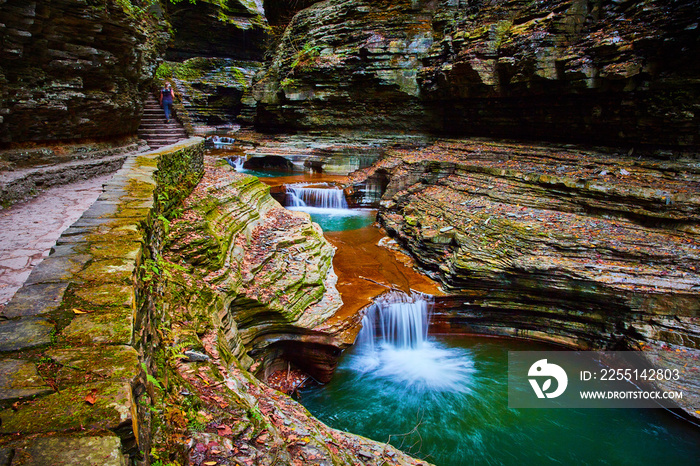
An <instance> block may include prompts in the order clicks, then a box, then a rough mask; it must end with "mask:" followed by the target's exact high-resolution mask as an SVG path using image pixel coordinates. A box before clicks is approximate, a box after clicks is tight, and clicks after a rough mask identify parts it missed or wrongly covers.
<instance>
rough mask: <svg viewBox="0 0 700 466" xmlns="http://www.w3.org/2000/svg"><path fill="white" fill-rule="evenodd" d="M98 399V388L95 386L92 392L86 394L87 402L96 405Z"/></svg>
mask: <svg viewBox="0 0 700 466" xmlns="http://www.w3.org/2000/svg"><path fill="white" fill-rule="evenodd" d="M96 401H97V389H96V388H93V389H92V390H90V393H88V394H87V395H85V402H86V403H87V404H89V405H94V404H95V402H96Z"/></svg>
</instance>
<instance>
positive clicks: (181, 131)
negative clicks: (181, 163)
mask: <svg viewBox="0 0 700 466" xmlns="http://www.w3.org/2000/svg"><path fill="white" fill-rule="evenodd" d="M171 116H172V115H171ZM138 135H139V138H140V139H143V140H144V141H146V143H148V146H149V147H150V148H151V149H158V148H160V147H163V146H168V145H170V144H174V143H176V142H178V141H180V140H182V139H186V138H187V133H186V132H185V128H183V127H182V125H181V124H180V122H178V121H177V120H176V119H175V118H171V119H170V123H166V122H165V113H164V112H163V108H162V107H161V106H160V104H159V103H158V101H157V100H156V98H155V97H154V96H152V95H149V96H148V99H146V105H145V107H144V110H143V116H142V117H141V126H139V131H138Z"/></svg>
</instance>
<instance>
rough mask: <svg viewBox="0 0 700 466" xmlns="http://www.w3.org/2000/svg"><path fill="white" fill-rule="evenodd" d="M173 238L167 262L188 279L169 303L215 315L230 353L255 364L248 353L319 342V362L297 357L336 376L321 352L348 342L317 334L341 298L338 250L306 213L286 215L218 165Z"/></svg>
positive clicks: (263, 189)
mask: <svg viewBox="0 0 700 466" xmlns="http://www.w3.org/2000/svg"><path fill="white" fill-rule="evenodd" d="M170 238H171V243H170V247H169V251H168V253H167V254H166V258H167V259H168V261H170V262H172V263H173V264H175V265H176V267H177V269H180V268H183V270H174V271H173V272H172V273H173V274H175V275H177V276H179V275H180V274H183V277H182V278H181V279H179V280H176V282H175V283H177V284H180V285H177V284H174V285H173V286H174V288H173V289H172V293H171V294H172V299H169V300H168V301H169V303H170V305H172V306H176V305H180V306H186V307H188V308H190V309H191V312H194V313H201V312H203V310H207V312H209V313H210V314H212V315H215V316H216V319H217V320H218V322H220V325H221V326H222V331H223V332H224V334H226V338H227V339H228V342H229V346H230V351H231V352H232V353H233V355H234V356H235V357H237V358H240V359H242V360H243V361H244V362H246V361H248V363H247V364H248V365H250V359H249V357H248V354H249V353H250V354H252V355H254V356H255V355H260V354H261V353H262V352H263V350H265V349H266V348H267V349H268V352H269V351H270V350H271V349H272V348H268V347H270V346H272V347H273V348H279V351H284V350H285V347H287V346H289V345H293V346H294V347H295V348H296V346H295V342H299V341H302V342H306V343H309V344H312V343H313V344H316V345H318V350H317V351H311V353H319V356H318V357H317V358H316V359H318V360H313V361H310V360H309V358H307V357H294V356H291V357H292V358H293V359H294V360H295V362H296V363H298V364H299V365H301V366H302V367H304V368H305V369H307V370H309V371H310V372H311V373H312V374H313V375H314V376H315V377H317V378H319V379H322V380H328V379H329V378H330V375H331V373H332V371H333V369H334V367H335V364H336V362H335V358H334V357H328V356H327V357H324V356H323V354H326V355H330V356H332V355H334V354H337V353H338V352H339V347H340V346H342V345H343V344H342V343H341V342H340V341H339V340H338V341H336V340H334V338H333V336H332V335H328V334H323V333H321V332H315V331H314V328H315V327H317V326H318V325H320V324H322V323H323V322H325V321H326V320H327V319H328V318H329V317H331V316H332V315H333V314H334V313H335V312H336V311H337V310H338V308H339V307H340V305H341V304H342V301H341V299H340V295H339V294H338V292H337V290H336V289H335V281H336V280H337V279H336V276H335V274H334V273H333V268H332V258H333V252H334V249H333V247H332V246H331V245H330V244H329V243H328V242H327V241H326V240H325V239H324V238H323V235H322V233H321V231H320V228H319V227H318V225H316V224H313V223H311V221H310V219H309V217H308V215H307V214H304V213H301V212H292V211H288V210H286V209H284V208H283V207H281V206H280V205H279V203H277V201H275V200H274V199H273V198H272V197H270V194H269V188H268V187H267V186H265V185H264V184H262V183H261V182H260V181H258V179H257V178H255V177H252V176H250V175H244V174H240V173H236V172H234V171H233V170H232V169H231V167H229V165H228V164H226V162H225V161H222V160H217V159H212V160H209V166H208V173H207V176H206V178H205V179H204V181H203V182H202V183H200V185H199V186H198V187H197V189H196V190H195V192H194V193H193V195H192V196H191V197H190V198H189V199H188V200H187V201H186V203H185V208H184V211H183V212H182V214H181V215H180V216H179V217H178V218H177V219H175V220H174V221H173V222H172V223H171V233H170ZM178 286H182V289H179V288H178ZM324 345H325V346H324ZM312 346H313V345H312ZM288 349H289V350H290V351H289V352H290V354H292V353H293V354H297V353H300V352H299V351H298V350H292V348H288ZM279 351H278V352H279ZM301 353H304V352H301ZM311 359H314V358H311Z"/></svg>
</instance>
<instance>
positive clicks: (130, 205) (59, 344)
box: [0, 138, 203, 466]
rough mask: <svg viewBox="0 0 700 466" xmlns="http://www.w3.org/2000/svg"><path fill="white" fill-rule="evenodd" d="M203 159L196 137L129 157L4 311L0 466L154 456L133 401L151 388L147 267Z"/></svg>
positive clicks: (0, 362) (0, 345)
mask: <svg viewBox="0 0 700 466" xmlns="http://www.w3.org/2000/svg"><path fill="white" fill-rule="evenodd" d="M202 153H203V144H202V139H201V138H192V139H188V140H187V141H184V142H182V143H179V144H176V145H172V146H168V147H165V148H162V149H159V150H157V151H152V152H148V153H144V154H132V155H130V156H129V157H128V158H127V160H126V162H125V163H124V165H123V166H122V168H121V169H120V170H119V171H118V172H117V173H116V174H115V176H114V178H113V179H112V180H111V181H110V182H109V183H107V184H106V185H105V189H104V192H103V194H102V195H101V196H100V197H99V199H98V200H97V202H95V204H93V205H92V207H90V209H88V210H87V211H86V212H85V213H84V214H83V216H82V217H81V218H80V219H79V220H78V221H77V222H76V223H75V224H73V225H72V226H71V227H70V228H68V229H67V230H66V231H65V232H64V233H63V235H62V236H61V238H60V239H59V240H58V242H57V244H56V246H55V247H54V248H53V250H52V252H51V255H50V256H49V257H48V258H46V259H45V260H44V261H43V262H42V263H41V264H39V265H38V266H37V267H36V268H35V270H34V271H33V272H32V274H31V275H30V277H29V279H28V281H27V283H26V284H25V285H24V286H23V287H22V288H21V289H20V290H19V291H18V292H17V294H16V295H15V297H14V298H13V299H12V301H11V302H10V303H8V305H7V306H6V308H5V310H4V313H3V316H2V318H3V320H2V321H0V403H1V405H0V409H1V410H0V420H1V421H2V422H1V424H0V445H1V446H0V464H2V465H5V464H8V465H9V464H11V465H13V466H14V465H22V464H58V463H60V464H81V465H84V464H100V465H124V464H130V463H133V462H138V461H139V460H141V459H142V454H143V452H144V451H148V445H147V444H148V441H149V435H148V432H149V429H148V419H147V414H146V413H147V410H145V409H138V407H137V402H136V400H137V399H138V396H139V395H140V394H142V393H144V392H145V391H146V390H147V388H146V387H147V386H148V384H149V382H148V376H147V375H146V373H145V371H144V368H146V367H148V366H147V364H145V363H142V361H145V362H146V363H147V361H148V357H149V356H148V355H149V353H150V344H151V337H152V335H151V334H150V332H151V328H152V327H151V325H150V322H151V320H152V316H151V315H149V313H150V312H151V311H152V309H153V305H152V303H151V298H150V297H149V296H150V292H156V293H157V290H155V289H153V288H151V286H150V284H151V281H150V280H149V277H152V273H153V272H152V271H150V272H149V269H150V268H152V267H156V265H155V262H156V260H157V259H156V258H157V257H158V254H159V252H158V251H159V247H160V244H161V243H162V239H163V235H164V233H165V231H166V230H167V227H164V225H166V224H167V220H166V219H165V217H166V216H167V213H168V211H169V209H171V208H172V206H174V205H176V204H177V203H178V202H179V199H180V198H181V195H183V194H184V195H186V194H187V193H189V190H191V188H192V187H193V186H194V185H195V184H196V182H197V181H198V180H199V177H201V174H202V169H203V167H202ZM144 245H146V246H147V247H144ZM61 461H64V462H63V463H61Z"/></svg>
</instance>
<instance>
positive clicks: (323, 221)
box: [287, 207, 377, 232]
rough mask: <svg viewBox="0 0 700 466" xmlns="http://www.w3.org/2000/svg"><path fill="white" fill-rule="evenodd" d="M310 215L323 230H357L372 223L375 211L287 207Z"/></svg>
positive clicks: (375, 214) (375, 215)
mask: <svg viewBox="0 0 700 466" xmlns="http://www.w3.org/2000/svg"><path fill="white" fill-rule="evenodd" d="M287 209H289V210H301V211H303V212H307V213H309V214H310V215H311V220H312V221H314V222H316V223H318V224H319V225H321V228H322V229H323V231H326V232H329V231H349V230H358V229H360V228H364V227H366V226H368V225H371V224H372V223H374V221H375V219H376V217H377V211H376V210H371V209H324V208H317V207H287Z"/></svg>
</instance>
